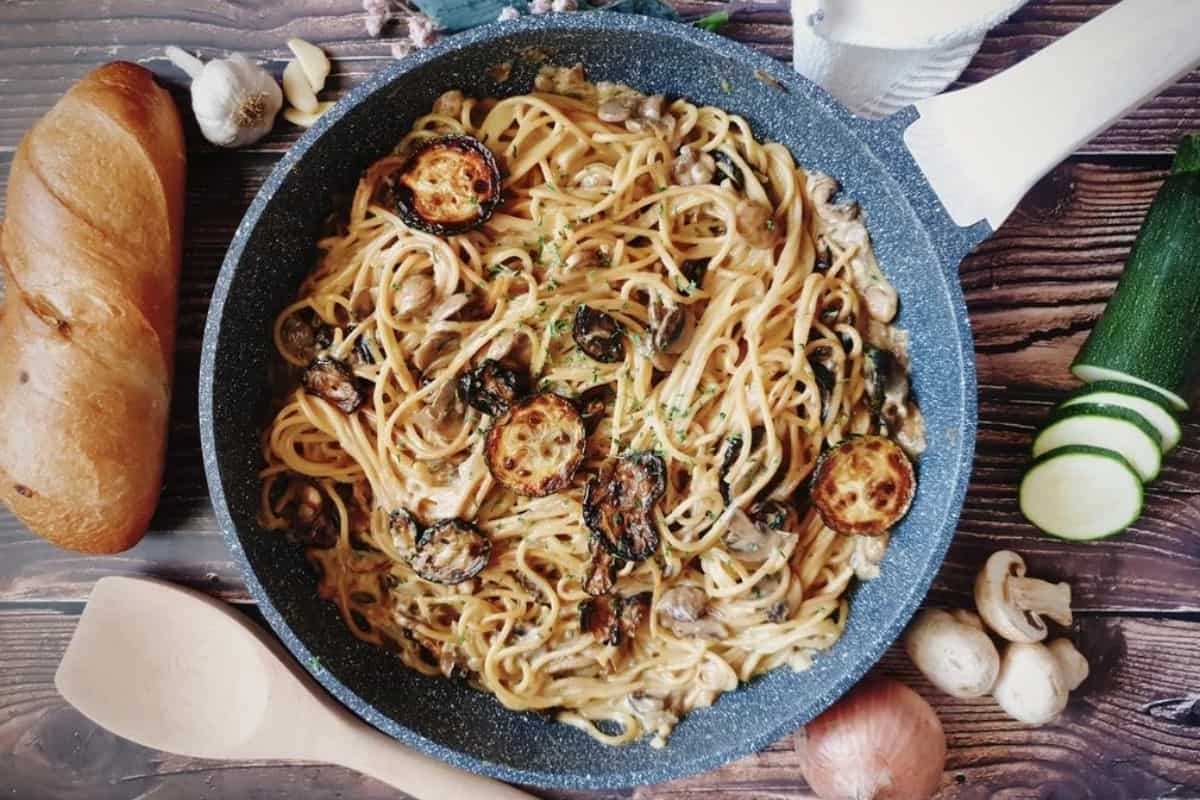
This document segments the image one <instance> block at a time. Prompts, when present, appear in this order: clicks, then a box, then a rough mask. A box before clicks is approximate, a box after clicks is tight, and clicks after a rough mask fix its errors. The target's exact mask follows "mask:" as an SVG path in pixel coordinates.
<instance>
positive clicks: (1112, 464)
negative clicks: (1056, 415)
mask: <svg viewBox="0 0 1200 800" xmlns="http://www.w3.org/2000/svg"><path fill="white" fill-rule="evenodd" d="M1019 498H1020V505H1021V513H1022V514H1024V515H1025V518H1026V519H1027V520H1029V521H1030V522H1032V523H1033V524H1034V525H1036V526H1038V527H1039V528H1041V529H1042V530H1043V531H1045V532H1046V533H1048V534H1050V535H1051V536H1057V537H1059V538H1061V539H1071V540H1073V541H1087V540H1090V539H1102V538H1104V537H1106V536H1112V535H1113V534H1115V533H1120V532H1121V531H1123V530H1125V528H1127V527H1129V526H1130V525H1132V524H1133V522H1134V520H1136V519H1137V518H1138V515H1139V514H1141V513H1142V482H1141V480H1140V479H1139V478H1138V475H1137V472H1135V471H1134V469H1133V467H1132V466H1131V465H1130V464H1129V462H1128V461H1126V460H1125V459H1124V458H1122V456H1121V454H1120V453H1116V452H1113V451H1112V450H1107V449H1105V448H1103V447H1091V446H1088V445H1068V446H1066V447H1056V448H1055V449H1053V450H1050V451H1049V452H1047V453H1044V454H1043V455H1042V456H1041V457H1039V458H1038V459H1037V460H1035V461H1034V462H1033V465H1032V466H1031V467H1030V468H1029V471H1028V472H1026V473H1025V477H1024V478H1022V479H1021V488H1020V491H1019Z"/></svg>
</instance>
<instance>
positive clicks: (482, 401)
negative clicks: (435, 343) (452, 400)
mask: <svg viewBox="0 0 1200 800" xmlns="http://www.w3.org/2000/svg"><path fill="white" fill-rule="evenodd" d="M527 394H529V376H528V375H526V374H525V373H524V372H518V371H516V370H515V369H509V368H508V367H506V366H504V365H503V364H501V363H500V362H499V361H496V360H495V359H492V358H489V359H487V360H486V361H484V362H483V363H482V364H480V365H479V366H478V367H476V368H475V369H473V370H471V371H470V372H468V373H466V374H465V375H463V376H462V377H461V378H459V379H458V396H459V397H461V398H462V399H463V400H464V401H465V402H466V404H467V405H469V406H470V407H471V408H473V409H475V410H476V411H479V412H480V413H483V414H488V415H490V416H493V417H498V416H500V415H501V414H503V413H504V412H505V411H507V410H508V407H509V406H511V405H512V404H513V403H515V402H517V401H518V400H520V399H521V398H522V397H524V396H525V395H527Z"/></svg>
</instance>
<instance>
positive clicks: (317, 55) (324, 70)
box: [287, 37, 329, 94]
mask: <svg viewBox="0 0 1200 800" xmlns="http://www.w3.org/2000/svg"><path fill="white" fill-rule="evenodd" d="M287 46H288V49H289V50H291V51H292V55H294V56H295V57H296V61H297V62H298V63H299V64H300V69H302V70H304V77H305V78H307V79H308V85H309V86H310V87H312V90H313V93H314V94H315V93H318V92H320V91H321V90H322V89H324V88H325V79H326V78H328V77H329V57H328V56H327V55H325V51H324V50H322V49H321V48H319V47H317V46H316V45H315V44H312V43H311V42H306V41H304V40H303V39H297V38H295V37H293V38H291V39H288V40H287Z"/></svg>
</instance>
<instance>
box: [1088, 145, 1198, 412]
mask: <svg viewBox="0 0 1200 800" xmlns="http://www.w3.org/2000/svg"><path fill="white" fill-rule="evenodd" d="M1198 361H1200V134H1192V135H1190V136H1185V137H1184V139H1183V142H1182V143H1181V144H1180V145H1179V150H1178V152H1177V153H1176V154H1175V161H1174V163H1173V164H1172V165H1171V174H1170V175H1168V176H1167V179H1166V181H1164V182H1163V185H1162V188H1160V189H1159V190H1158V194H1157V195H1156V196H1155V198H1154V202H1153V203H1152V204H1151V205H1150V211H1149V213H1147V214H1146V219H1145V221H1144V222H1143V223H1142V228H1141V230H1140V231H1139V232H1138V235H1137V239H1136V241H1134V243H1133V250H1132V251H1131V252H1130V254H1129V261H1128V262H1127V263H1126V265H1125V272H1124V274H1123V275H1122V276H1121V281H1120V283H1118V284H1117V290H1116V293H1115V294H1113V296H1112V299H1111V300H1109V301H1108V307H1107V308H1105V309H1104V314H1103V315H1102V316H1101V317H1100V321H1099V322H1097V323H1096V327H1095V328H1094V329H1093V330H1092V333H1091V335H1090V336H1088V339H1087V341H1086V342H1084V345H1083V348H1082V349H1081V350H1080V351H1079V354H1078V355H1077V356H1076V357H1075V363H1074V364H1072V365H1071V371H1072V372H1074V373H1075V375H1076V377H1078V378H1080V379H1081V380H1084V381H1087V382H1089V383H1091V382H1093V381H1100V380H1119V381H1124V382H1127V383H1135V384H1137V385H1139V386H1145V387H1148V388H1151V389H1155V390H1157V391H1159V392H1162V394H1163V395H1165V396H1166V397H1167V398H1168V399H1169V400H1170V401H1171V404H1172V406H1174V407H1175V408H1177V409H1179V410H1181V411H1182V410H1186V409H1187V401H1186V400H1185V399H1184V396H1183V395H1184V391H1185V389H1186V387H1187V384H1188V383H1189V382H1190V380H1191V379H1192V378H1193V377H1195V371H1196V369H1197V362H1198Z"/></svg>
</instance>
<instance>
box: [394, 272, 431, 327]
mask: <svg viewBox="0 0 1200 800" xmlns="http://www.w3.org/2000/svg"><path fill="white" fill-rule="evenodd" d="M433 289H434V286H433V279H432V278H430V277H429V276H428V275H412V276H410V277H408V278H405V279H404V282H403V283H401V284H400V288H399V289H397V290H396V291H395V293H394V294H393V295H392V311H393V312H394V313H395V315H396V317H397V318H399V319H407V318H409V317H411V316H413V315H414V314H416V313H417V312H418V311H420V310H422V309H424V308H427V307H428V306H429V304H430V303H431V302H432V301H433Z"/></svg>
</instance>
